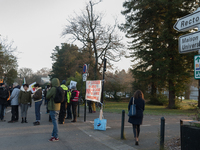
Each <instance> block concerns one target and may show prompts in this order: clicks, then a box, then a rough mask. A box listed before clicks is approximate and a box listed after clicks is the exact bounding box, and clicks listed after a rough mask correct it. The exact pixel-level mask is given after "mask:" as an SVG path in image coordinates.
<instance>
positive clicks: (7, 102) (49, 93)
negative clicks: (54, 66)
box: [0, 78, 96, 141]
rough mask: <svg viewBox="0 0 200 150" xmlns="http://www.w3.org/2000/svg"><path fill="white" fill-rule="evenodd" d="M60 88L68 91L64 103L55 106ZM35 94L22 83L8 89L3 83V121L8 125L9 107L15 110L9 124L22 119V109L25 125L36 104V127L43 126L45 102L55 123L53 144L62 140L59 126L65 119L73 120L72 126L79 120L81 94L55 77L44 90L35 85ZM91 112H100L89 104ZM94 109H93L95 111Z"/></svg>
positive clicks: (0, 95)
mask: <svg viewBox="0 0 200 150" xmlns="http://www.w3.org/2000/svg"><path fill="white" fill-rule="evenodd" d="M56 87H61V88H62V89H63V91H64V101H62V102H61V103H55V102H54V98H55V96H56ZM34 88H35V91H34V92H32V91H31V89H30V88H29V85H28V84H23V85H22V86H20V85H19V84H18V83H16V82H15V83H13V85H12V86H10V87H7V86H6V85H5V84H4V83H1V84H0V119H1V121H2V122H5V121H6V120H4V116H5V110H6V108H7V107H8V106H10V107H11V120H10V121H8V123H15V122H18V120H19V111H18V109H19V107H20V110H21V123H28V119H27V112H28V108H29V107H31V106H32V101H33V102H34V103H35V118H36V120H35V122H33V125H35V126H37V125H40V120H41V113H40V107H41V105H42V102H43V98H44V101H45V102H44V104H45V105H46V109H47V111H46V112H47V113H49V121H50V122H52V124H53V131H52V134H51V138H50V139H49V141H58V140H59V139H58V123H59V124H64V123H65V119H71V120H72V121H71V122H72V123H74V122H76V121H77V118H76V117H77V106H78V101H79V94H80V92H79V91H78V90H77V89H76V87H75V86H72V87H70V88H69V87H68V86H67V85H66V80H63V81H62V82H61V84H60V81H59V79H58V78H53V79H52V80H51V83H50V84H49V85H47V86H46V88H45V90H44V91H43V90H42V88H41V87H40V85H39V84H35V85H34ZM88 106H89V113H92V112H93V113H94V112H95V111H96V110H95V108H94V104H93V103H91V102H89V103H88ZM92 107H93V110H94V111H92Z"/></svg>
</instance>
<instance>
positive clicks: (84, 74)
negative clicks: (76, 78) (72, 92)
mask: <svg viewBox="0 0 200 150" xmlns="http://www.w3.org/2000/svg"><path fill="white" fill-rule="evenodd" d="M88 70H89V64H84V65H83V75H82V77H83V82H86V81H87V76H88ZM82 85H83V84H82ZM81 91H82V87H81ZM86 103H87V99H85V107H84V122H85V121H86Z"/></svg>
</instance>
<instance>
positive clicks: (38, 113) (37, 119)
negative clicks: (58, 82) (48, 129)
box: [35, 101, 42, 122]
mask: <svg viewBox="0 0 200 150" xmlns="http://www.w3.org/2000/svg"><path fill="white" fill-rule="evenodd" d="M41 105H42V101H39V102H35V116H36V121H39V122H40V106H41Z"/></svg>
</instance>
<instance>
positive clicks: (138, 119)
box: [128, 97, 145, 125]
mask: <svg viewBox="0 0 200 150" xmlns="http://www.w3.org/2000/svg"><path fill="white" fill-rule="evenodd" d="M132 103H133V97H132V98H131V100H130V102H129V105H128V111H129V110H130V106H131V105H132ZM134 104H136V116H133V117H129V119H128V122H130V123H132V124H136V125H141V124H142V120H143V111H144V108H145V101H144V100H143V99H142V98H139V99H135V100H134Z"/></svg>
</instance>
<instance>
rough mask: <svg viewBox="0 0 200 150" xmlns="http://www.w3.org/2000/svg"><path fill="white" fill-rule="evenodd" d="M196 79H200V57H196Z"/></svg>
mask: <svg viewBox="0 0 200 150" xmlns="http://www.w3.org/2000/svg"><path fill="white" fill-rule="evenodd" d="M194 78H195V79H200V55H195V56H194Z"/></svg>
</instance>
